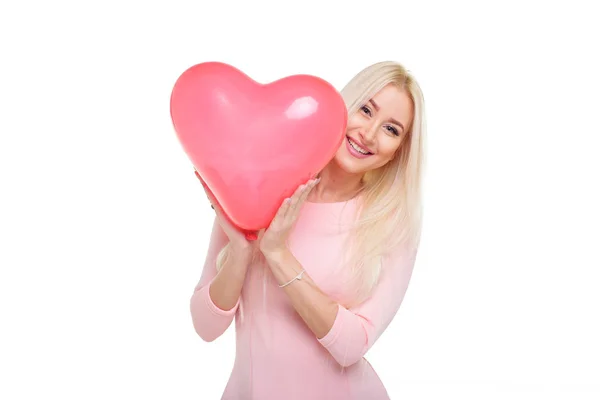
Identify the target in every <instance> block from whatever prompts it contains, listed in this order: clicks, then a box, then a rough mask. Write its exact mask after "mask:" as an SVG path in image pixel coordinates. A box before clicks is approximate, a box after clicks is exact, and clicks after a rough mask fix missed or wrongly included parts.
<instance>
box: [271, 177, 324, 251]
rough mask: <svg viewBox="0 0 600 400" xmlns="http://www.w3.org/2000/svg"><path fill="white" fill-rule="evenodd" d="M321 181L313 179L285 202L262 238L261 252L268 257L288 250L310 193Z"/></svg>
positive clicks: (301, 186)
mask: <svg viewBox="0 0 600 400" xmlns="http://www.w3.org/2000/svg"><path fill="white" fill-rule="evenodd" d="M320 180H321V179H320V178H319V179H311V180H309V181H308V182H307V183H305V184H304V185H300V186H299V187H298V189H296V191H295V192H294V194H293V195H292V197H290V198H287V199H285V200H284V201H283V204H282V205H281V206H280V207H279V210H278V211H277V214H276V215H275V217H274V218H273V220H272V221H271V224H270V225H269V227H268V228H267V229H266V230H265V231H264V232H263V234H262V237H261V238H260V251H261V252H262V253H263V254H264V255H265V257H268V256H269V255H270V254H275V253H278V252H280V251H283V250H286V249H287V239H288V237H289V234H290V232H291V231H292V228H293V227H294V224H295V222H296V219H297V218H298V215H299V213H300V210H301V209H302V205H303V204H304V202H305V201H306V199H307V198H308V195H309V193H310V191H311V190H312V189H313V188H314V187H315V186H316V185H317V184H318V183H319V181H320Z"/></svg>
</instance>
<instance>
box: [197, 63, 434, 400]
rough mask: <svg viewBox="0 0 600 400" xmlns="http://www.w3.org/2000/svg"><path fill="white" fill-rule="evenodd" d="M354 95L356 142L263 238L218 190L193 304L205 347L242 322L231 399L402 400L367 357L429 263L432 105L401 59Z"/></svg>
mask: <svg viewBox="0 0 600 400" xmlns="http://www.w3.org/2000/svg"><path fill="white" fill-rule="evenodd" d="M341 93H342V96H343V98H344V100H345V102H346V105H347V107H348V111H349V119H348V126H347V131H346V140H344V142H343V143H342V145H341V147H340V148H339V150H338V152H337V153H336V155H335V157H334V158H333V159H332V160H331V162H330V163H329V164H328V165H327V166H326V167H325V168H324V169H323V170H322V171H321V172H320V174H319V177H318V178H317V179H315V180H311V181H309V182H307V183H306V184H305V185H302V186H300V187H299V188H298V190H297V191H296V192H295V193H294V195H293V196H292V197H291V198H289V199H286V201H284V202H283V204H282V206H281V208H280V209H279V211H278V213H277V215H276V216H275V218H274V219H273V221H272V223H271V225H270V226H269V228H268V229H266V230H265V231H263V232H261V235H260V236H259V240H258V241H255V242H248V241H246V239H245V237H244V236H243V235H242V234H241V233H239V232H237V231H236V229H235V228H233V227H232V226H231V225H229V224H228V223H227V220H226V218H224V217H223V214H222V212H221V210H219V208H218V207H217V206H216V202H215V201H214V199H212V198H211V197H210V194H209V192H208V191H207V194H209V199H210V200H211V203H212V204H213V205H214V207H213V208H215V211H216V214H217V216H216V219H215V222H214V225H213V230H212V236H211V241H210V245H209V249H208V254H207V257H206V260H205V264H204V269H203V271H202V276H201V278H200V281H199V282H198V284H197V285H196V287H195V290H194V292H193V295H192V297H191V304H190V307H191V315H192V321H193V325H194V328H195V330H196V332H197V333H198V335H199V336H200V337H201V338H202V339H204V340H205V341H212V340H215V339H216V338H218V337H219V336H220V335H221V334H223V332H224V331H225V330H226V329H227V328H228V327H229V326H230V324H231V322H232V321H233V319H234V318H235V327H236V358H235V363H234V367H233V370H232V373H231V376H230V378H229V382H228V384H227V386H226V388H225V391H224V393H223V397H222V399H232V400H245V399H248V400H250V399H260V400H269V399H278V400H280V399H286V400H296V399H302V400H320V399H323V400H335V399H343V400H351V399H360V400H380V399H388V398H389V396H388V394H387V391H386V389H385V387H384V385H383V383H382V382H381V380H380V379H379V377H378V375H377V373H376V372H375V371H374V370H373V368H372V367H371V365H370V364H369V363H368V362H367V361H366V360H365V358H364V357H363V356H364V355H365V353H366V352H367V351H368V350H369V348H371V346H372V345H373V344H374V343H375V341H376V340H377V339H378V338H379V336H380V335H381V334H382V333H383V331H384V330H385V329H386V328H387V326H388V325H389V323H390V322H391V321H392V319H393V317H394V315H395V314H396V312H397V311H398V309H399V307H400V304H401V302H402V300H403V298H404V295H405V293H406V290H407V287H408V284H409V280H410V278H411V274H412V271H413V266H414V263H415V258H416V255H417V249H418V245H419V239H420V229H421V218H422V217H421V215H422V213H421V179H422V178H421V176H422V170H423V157H424V156H423V148H424V145H423V143H424V135H425V119H424V103H423V95H422V92H421V90H420V88H419V85H418V83H417V81H416V80H415V78H414V77H413V76H412V75H411V74H410V73H409V72H408V71H407V70H406V69H405V68H404V67H403V66H402V65H400V64H398V63H395V62H381V63H377V64H374V65H371V66H369V67H367V68H365V69H364V70H362V71H361V72H359V73H358V74H357V75H356V76H355V77H354V78H353V79H352V80H351V81H350V82H349V83H348V84H347V85H346V87H345V88H344V89H343V90H342V91H341ZM196 174H197V173H196ZM197 175H198V174H197Z"/></svg>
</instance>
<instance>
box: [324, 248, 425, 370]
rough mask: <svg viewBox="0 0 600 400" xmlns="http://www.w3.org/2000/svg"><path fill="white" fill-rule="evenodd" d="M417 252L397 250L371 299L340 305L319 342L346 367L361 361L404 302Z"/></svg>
mask: <svg viewBox="0 0 600 400" xmlns="http://www.w3.org/2000/svg"><path fill="white" fill-rule="evenodd" d="M416 253H417V252H416V251H411V252H408V251H406V250H404V249H402V250H398V251H396V252H395V253H394V254H392V255H391V256H389V257H387V258H385V259H384V266H383V267H384V269H383V271H382V275H381V279H380V280H379V282H378V284H377V286H376V288H375V289H374V291H373V293H372V295H371V297H369V298H368V299H367V300H366V301H364V302H363V303H362V304H360V305H358V306H357V307H353V308H350V309H347V308H345V307H343V306H341V305H339V306H338V313H337V316H336V319H335V321H334V324H333V326H332V328H331V329H330V331H329V332H328V333H327V334H326V335H325V336H324V337H322V338H321V339H318V340H319V342H320V343H321V344H322V345H323V346H324V347H325V348H326V349H327V350H328V351H329V352H330V353H331V355H332V356H333V357H334V358H335V360H336V361H337V362H338V363H339V364H340V365H342V366H344V367H347V366H350V365H352V364H354V363H356V362H358V361H359V360H360V359H362V357H363V356H364V355H365V354H366V353H367V351H368V350H369V349H370V348H371V347H372V346H373V344H374V343H375V341H376V340H377V339H378V338H379V337H380V336H381V334H382V333H383V332H384V330H385V329H386V328H387V327H388V325H389V324H390V322H391V321H392V319H393V318H394V316H395V315H396V313H397V312H398V309H399V308H400V304H401V303H402V300H403V299H404V295H405V293H406V290H407V288H408V284H409V281H410V278H411V275H412V271H413V267H414V263H415V259H416Z"/></svg>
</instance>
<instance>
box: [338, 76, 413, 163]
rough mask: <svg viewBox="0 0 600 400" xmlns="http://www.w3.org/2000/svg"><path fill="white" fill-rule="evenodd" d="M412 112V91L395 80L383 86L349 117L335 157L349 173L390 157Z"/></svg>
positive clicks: (385, 160) (401, 140)
mask: <svg viewBox="0 0 600 400" xmlns="http://www.w3.org/2000/svg"><path fill="white" fill-rule="evenodd" d="M412 116H413V104H412V101H411V99H410V97H409V95H408V94H407V93H406V92H405V91H404V90H401V89H399V88H398V87H397V86H395V85H393V84H389V85H387V86H385V87H384V88H383V89H381V90H380V91H379V92H378V93H377V94H376V95H375V96H373V97H372V98H371V99H370V100H369V101H368V102H367V103H366V104H363V105H361V106H360V107H359V109H358V110H357V111H356V112H355V113H354V114H352V115H350V116H349V117H348V125H347V128H346V140H344V142H343V143H342V146H340V148H339V150H338V151H337V153H336V155H335V158H334V159H335V161H336V162H337V163H338V165H339V166H340V167H341V168H342V169H343V170H345V171H346V172H348V173H352V174H363V173H365V172H367V171H369V170H373V169H376V168H379V167H381V166H383V165H385V164H386V163H387V162H388V161H390V160H391V159H392V158H393V157H394V155H395V154H396V151H397V150H398V148H399V147H400V144H401V143H402V142H403V139H404V138H405V137H406V129H409V128H410V123H411V121H412Z"/></svg>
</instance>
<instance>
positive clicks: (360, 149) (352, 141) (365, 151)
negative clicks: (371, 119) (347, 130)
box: [347, 136, 373, 156]
mask: <svg viewBox="0 0 600 400" xmlns="http://www.w3.org/2000/svg"><path fill="white" fill-rule="evenodd" d="M347 139H348V143H350V146H352V148H353V149H354V150H356V151H358V152H359V153H360V154H364V155H365V156H368V155H371V154H373V153H371V152H368V151H367V150H365V149H363V148H362V147H360V146H359V145H358V143H356V142H355V141H354V140H352V139H351V138H350V136H348V137H347Z"/></svg>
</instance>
